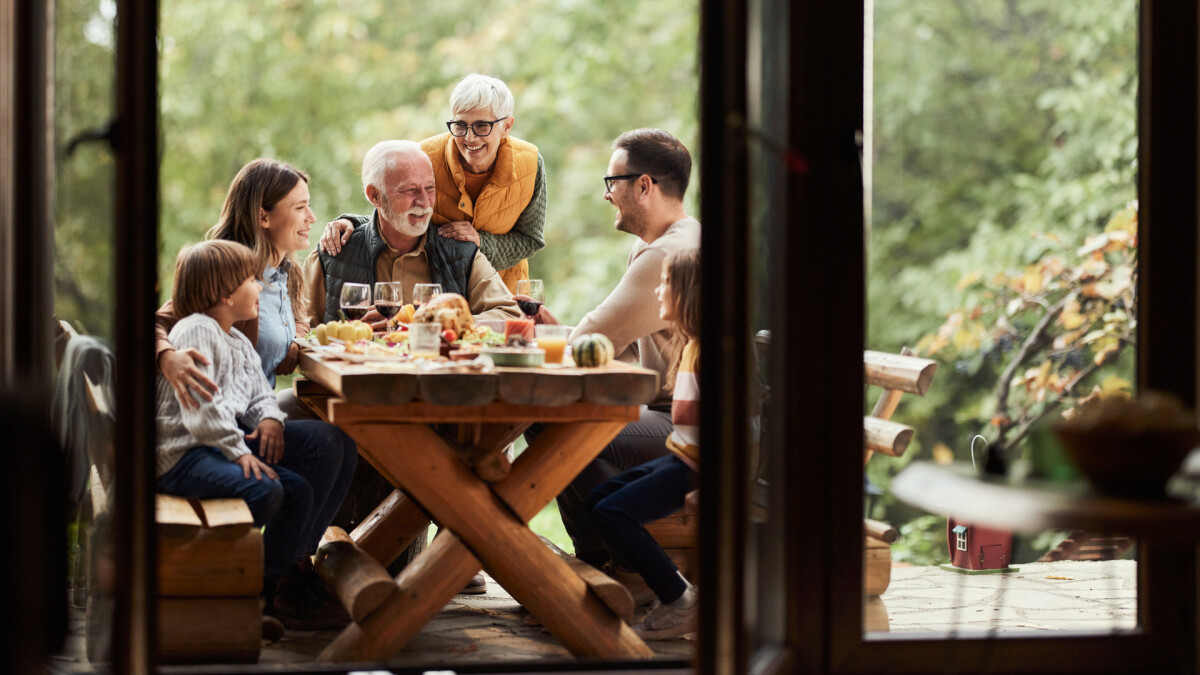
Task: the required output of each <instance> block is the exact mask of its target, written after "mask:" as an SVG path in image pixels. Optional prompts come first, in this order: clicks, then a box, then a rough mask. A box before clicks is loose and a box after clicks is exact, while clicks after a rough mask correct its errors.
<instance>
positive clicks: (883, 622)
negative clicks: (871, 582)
mask: <svg viewBox="0 0 1200 675" xmlns="http://www.w3.org/2000/svg"><path fill="white" fill-rule="evenodd" d="M863 630H864V631H879V632H887V631H888V613H887V605H885V604H883V598H880V597H879V596H877V595H876V596H867V597H864V598H863Z"/></svg>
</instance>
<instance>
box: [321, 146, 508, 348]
mask: <svg viewBox="0 0 1200 675" xmlns="http://www.w3.org/2000/svg"><path fill="white" fill-rule="evenodd" d="M362 178H363V191H364V193H365V194H366V197H367V199H368V200H369V201H370V202H371V204H372V205H373V206H374V207H375V212H374V213H373V214H372V215H371V216H370V217H367V216H356V215H350V214H346V215H342V216H339V218H345V219H347V220H350V221H351V222H352V223H354V232H353V233H352V234H351V235H350V238H349V239H348V240H347V241H346V243H345V245H344V246H343V247H342V250H341V252H340V253H338V254H337V255H336V256H333V255H329V254H328V253H323V252H320V251H319V250H314V251H313V252H312V253H311V254H309V256H308V258H307V259H306V260H305V261H304V281H305V289H306V293H307V294H308V316H307V317H306V318H307V319H308V320H309V322H310V325H314V326H315V325H317V324H318V323H326V322H329V321H333V320H335V319H337V318H338V315H337V312H338V309H339V298H340V295H341V291H342V284H344V283H360V284H370V285H372V286H373V285H374V284H375V282H378V281H399V282H402V284H403V287H404V301H405V302H412V291H413V286H414V285H415V284H418V283H430V282H433V283H438V284H441V285H442V290H443V291H445V292H450V293H458V294H459V295H462V296H463V297H465V298H466V299H467V304H468V305H469V306H470V308H471V314H473V315H475V317H476V318H477V319H505V318H518V317H520V316H522V314H521V310H520V308H519V307H518V306H517V303H516V301H515V300H513V297H512V294H511V293H510V292H509V291H508V288H507V287H506V286H505V285H504V282H503V281H502V280H501V279H500V275H499V274H497V272H496V270H495V268H493V267H492V265H491V263H489V262H488V260H487V258H486V257H484V255H483V254H482V253H480V252H479V246H478V245H476V244H475V243H473V242H470V241H457V240H455V239H447V238H445V237H442V236H441V235H439V234H437V233H436V232H434V233H432V234H431V233H429V221H430V217H431V216H432V214H433V203H434V200H435V199H436V192H435V190H434V181H433V165H432V164H431V163H430V161H429V157H428V156H427V155H426V154H425V151H423V150H422V149H421V146H420V145H419V144H417V143H415V142H413V141H382V142H380V143H377V144H376V145H375V146H374V147H372V148H371V149H370V150H368V151H367V154H366V156H365V157H363V168H362ZM366 320H367V321H372V322H378V326H377V329H382V328H383V325H384V324H383V322H384V318H383V317H382V316H380V315H379V314H378V312H375V310H371V313H369V314H367V317H366Z"/></svg>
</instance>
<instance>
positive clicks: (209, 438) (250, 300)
mask: <svg viewBox="0 0 1200 675" xmlns="http://www.w3.org/2000/svg"><path fill="white" fill-rule="evenodd" d="M256 267H257V266H256V264H255V261H254V258H253V256H252V254H251V252H250V249H248V248H246V247H245V246H243V245H241V244H238V243H234V242H230V241H224V240H211V241H205V242H202V243H200V244H196V245H195V246H191V247H187V248H185V249H183V250H182V251H180V253H179V258H178V260H177V261H176V264H175V288H174V292H173V294H172V302H173V304H174V307H175V310H176V311H177V312H178V313H179V315H180V316H183V317H184V318H183V319H181V320H180V321H179V323H177V324H176V325H175V326H174V327H173V328H172V329H171V333H170V340H171V343H172V344H173V345H175V346H176V348H179V349H187V348H195V349H197V350H199V351H201V352H203V353H204V354H207V355H208V356H209V360H210V361H211V363H210V364H209V365H207V366H203V368H204V370H206V371H207V372H205V375H207V376H208V377H209V378H210V379H211V380H212V381H213V382H215V383H216V385H217V391H216V392H215V394H214V395H213V400H211V401H202V402H201V404H200V405H199V406H198V407H183V406H180V405H179V401H178V400H177V399H176V396H175V391H174V389H172V388H171V386H170V385H169V384H168V383H167V381H166V379H165V378H163V376H162V375H161V374H160V375H159V376H158V382H157V388H156V404H157V408H156V421H157V427H158V429H157V430H158V444H157V476H158V483H157V485H158V489H159V490H160V491H161V492H165V493H169V494H176V495H179V496H182V497H195V498H200V499H204V498H215V497H239V498H242V499H244V500H245V501H246V504H247V505H248V506H249V507H250V511H251V513H252V514H253V515H254V522H255V525H257V526H266V530H265V532H264V534H263V547H264V554H265V556H264V557H265V561H264V562H265V567H266V569H265V575H264V576H265V578H264V589H263V590H264V596H266V599H267V610H268V613H272V614H276V615H278V616H279V618H280V619H281V620H282V621H283V623H284V624H285V625H288V626H289V627H294V628H303V627H305V626H304V625H303V624H304V623H305V618H306V617H304V616H302V615H303V614H304V613H305V610H312V609H314V608H313V607H308V608H305V607H296V606H288V607H280V606H279V603H278V602H276V597H275V595H276V594H275V591H276V586H277V585H278V584H279V582H280V580H281V579H282V578H283V577H285V576H292V577H294V576H298V575H303V574H311V563H310V562H308V560H307V557H308V554H310V553H312V552H313V551H315V550H316V546H317V544H318V543H319V541H320V538H321V535H322V534H323V533H324V531H325V528H326V527H327V526H328V525H329V522H330V520H332V518H333V515H334V514H335V513H336V511H337V508H338V507H339V506H340V505H341V503H342V500H343V499H344V498H345V496H346V491H347V490H348V489H349V485H350V479H351V478H352V475H353V467H352V466H351V467H350V471H349V472H348V473H347V472H346V471H345V470H344V467H343V466H342V462H341V460H340V459H338V458H340V457H342V454H343V452H351V453H353V452H355V449H354V442H353V441H352V440H351V439H350V437H349V436H347V435H346V434H345V433H343V432H342V431H341V430H340V429H338V428H337V427H334V426H332V425H330V424H326V423H325V422H320V421H315V420H297V421H294V422H289V423H288V424H287V425H286V427H285V425H284V421H285V419H286V415H284V414H283V413H282V412H281V411H280V410H279V406H278V405H277V404H276V402H275V394H274V392H273V391H272V389H271V387H270V386H269V385H268V383H267V379H266V377H265V376H264V375H263V370H262V364H261V362H260V359H259V356H258V353H257V352H256V351H255V350H254V346H253V345H251V343H250V341H249V340H248V339H247V338H246V336H245V335H243V334H242V333H241V332H240V331H238V330H237V329H236V328H234V327H233V324H234V323H235V322H238V321H245V320H247V319H253V318H255V317H256V316H258V294H259V283H258V270H257V269H256ZM335 444H340V446H339V445H335ZM330 447H339V448H340V451H339V452H336V453H331V452H329V451H328V448H330ZM256 453H257V454H256ZM282 599H283V598H282V597H281V598H280V600H282ZM291 604H292V605H296V604H297V603H296V602H294V601H293V602H292V603H291ZM300 604H303V603H300ZM309 604H310V605H311V604H314V603H309ZM316 604H320V603H316ZM311 613H312V612H311V611H310V612H309V614H311ZM307 618H310V619H316V617H312V616H309V617H307ZM319 623H321V624H322V625H324V624H326V621H325V619H324V618H322V619H320V620H319Z"/></svg>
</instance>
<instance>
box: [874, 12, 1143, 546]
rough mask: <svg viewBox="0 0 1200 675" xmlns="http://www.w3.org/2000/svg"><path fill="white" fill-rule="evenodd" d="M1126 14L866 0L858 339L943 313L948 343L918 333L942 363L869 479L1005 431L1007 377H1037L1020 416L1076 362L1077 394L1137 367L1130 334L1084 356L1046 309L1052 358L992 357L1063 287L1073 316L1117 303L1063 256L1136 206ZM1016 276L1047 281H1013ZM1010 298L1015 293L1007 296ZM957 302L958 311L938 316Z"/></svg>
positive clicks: (889, 343)
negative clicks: (869, 71)
mask: <svg viewBox="0 0 1200 675" xmlns="http://www.w3.org/2000/svg"><path fill="white" fill-rule="evenodd" d="M1137 14H1138V13H1137V2H1136V0H1096V1H1094V2H1087V3H1060V2H1054V1H1053V0H989V1H986V2H965V1H963V2H944V1H942V0H875V41H874V50H875V53H874V56H875V59H874V66H875V82H874V96H875V100H874V193H873V199H874V201H873V207H874V208H873V222H872V223H871V231H870V237H869V254H868V270H869V277H868V337H867V344H868V345H869V346H870V347H871V348H873V349H881V350H886V351H898V350H899V349H900V347H901V346H903V345H906V344H907V345H910V346H913V345H918V342H919V341H920V340H921V338H922V336H925V335H927V334H931V333H932V334H933V335H935V336H936V334H937V332H938V330H939V327H943V328H944V332H945V333H947V334H948V336H949V339H950V340H951V342H952V343H951V344H950V345H949V346H944V348H942V349H939V350H934V349H932V347H933V346H935V345H934V342H933V338H932V337H931V338H929V339H927V340H926V341H925V342H924V343H922V344H920V347H923V348H924V351H923V352H922V353H923V355H927V354H930V353H931V352H934V351H936V353H933V355H932V358H936V359H939V360H941V361H943V366H942V368H941V369H940V370H939V372H938V375H937V378H936V380H935V383H934V386H933V387H932V388H931V389H930V391H929V394H928V395H926V396H925V397H922V398H920V399H916V398H914V399H912V400H907V401H906V402H905V403H903V404H902V405H901V407H900V410H899V411H898V412H897V419H899V420H901V421H903V422H904V423H906V424H909V425H911V426H913V427H915V428H916V429H917V430H918V434H917V438H916V441H915V442H914V443H913V445H912V446H910V449H909V452H908V454H907V456H906V457H904V458H901V459H892V458H880V459H877V460H875V461H873V462H871V464H870V466H869V467H868V470H869V472H870V475H871V477H872V480H874V481H875V482H876V483H879V484H881V485H885V486H886V484H887V483H888V481H889V479H890V478H889V477H890V476H891V475H893V474H894V473H895V472H896V471H897V470H898V469H899V468H900V467H901V466H903V465H904V464H907V463H908V462H910V461H912V460H913V459H915V458H919V457H923V458H929V457H930V456H931V455H933V456H936V457H937V458H939V459H943V460H946V459H951V458H954V457H957V458H960V459H965V458H966V457H967V456H968V452H969V450H968V447H969V443H970V438H971V437H972V436H973V435H974V434H977V433H980V434H984V435H985V436H986V437H988V438H989V440H991V441H996V440H1002V439H1003V437H1004V436H1008V440H1010V441H1011V440H1013V439H1014V438H1015V437H1016V435H1017V432H1018V429H1019V427H1018V428H1014V427H1012V426H1011V425H1012V424H1013V423H1014V422H1016V420H1018V418H1019V414H1018V412H1017V411H1014V410H1007V411H1001V412H1002V413H1003V414H1004V415H1007V416H1008V417H1007V419H1003V418H1002V417H998V416H997V414H996V413H997V407H998V401H997V399H998V394H999V392H1001V391H1002V390H1003V391H1004V392H1005V395H1006V396H1009V395H1010V392H1011V396H1017V394H1018V393H1020V394H1021V395H1022V396H1023V395H1024V394H1025V393H1026V391H1028V392H1033V393H1034V399H1036V398H1037V395H1038V393H1037V392H1041V394H1042V397H1043V402H1042V403H1039V402H1038V401H1036V400H1025V399H1022V400H1021V401H1020V402H1018V401H1016V400H1015V399H1014V400H1012V401H1010V403H1011V404H1012V405H1014V406H1017V407H1019V409H1020V410H1021V411H1024V412H1025V414H1026V417H1025V419H1026V421H1029V420H1033V419H1034V418H1035V417H1038V416H1039V413H1041V412H1043V408H1042V407H1040V406H1043V405H1044V402H1045V397H1046V395H1049V396H1050V398H1051V399H1054V398H1055V397H1057V396H1058V395H1059V394H1061V393H1062V392H1061V391H1058V392H1055V391H1053V389H1051V390H1046V388H1045V387H1046V385H1047V384H1051V385H1053V386H1055V387H1057V386H1059V385H1060V384H1063V383H1065V382H1067V381H1069V377H1070V375H1068V374H1067V373H1066V370H1070V371H1071V372H1072V373H1074V374H1076V375H1079V374H1082V375H1083V376H1085V377H1084V379H1083V380H1082V381H1080V382H1077V383H1074V384H1078V385H1079V386H1077V387H1076V388H1075V389H1074V391H1075V392H1081V393H1086V392H1088V391H1090V390H1091V388H1092V387H1093V386H1094V385H1096V384H1099V383H1100V382H1102V381H1103V380H1105V379H1106V378H1109V377H1113V376H1116V377H1118V378H1122V379H1127V380H1132V361H1133V358H1132V354H1131V352H1132V350H1127V351H1126V352H1125V353H1122V354H1120V355H1119V357H1118V358H1109V357H1113V356H1118V355H1115V354H1109V355H1108V357H1106V359H1105V360H1104V363H1105V365H1104V367H1103V368H1100V367H1097V368H1095V369H1094V370H1093V369H1088V368H1086V365H1087V364H1090V363H1092V359H1093V358H1094V357H1095V356H1096V354H1094V353H1092V352H1091V351H1088V350H1090V349H1091V347H1090V346H1089V347H1087V348H1086V349H1085V350H1083V351H1078V352H1076V351H1075V350H1079V349H1080V347H1082V346H1083V345H1080V344H1071V345H1063V346H1061V347H1062V348H1061V349H1058V350H1057V351H1056V348H1055V347H1054V344H1053V341H1054V340H1055V339H1057V337H1061V335H1062V334H1063V333H1067V334H1068V337H1069V336H1070V334H1072V333H1073V331H1074V330H1075V329H1069V330H1068V329H1064V328H1063V327H1062V325H1061V324H1053V323H1052V325H1051V328H1053V329H1054V330H1053V331H1052V333H1053V334H1050V335H1048V337H1049V342H1048V343H1039V345H1040V347H1039V351H1038V352H1037V355H1038V356H1039V357H1046V359H1047V360H1048V359H1049V357H1052V356H1053V357H1055V360H1054V361H1053V362H1052V363H1051V368H1050V369H1049V370H1050V371H1052V372H1048V373H1046V376H1045V377H1041V379H1040V380H1039V379H1038V378H1039V377H1040V373H1041V370H1042V369H1043V366H1044V365H1045V363H1046V361H1044V360H1042V359H1041V358H1039V359H1038V360H1037V361H1036V362H1034V363H1032V364H1030V366H1029V367H1036V368H1037V369H1038V373H1035V374H1033V375H1032V376H1033V378H1034V379H1033V380H1030V381H1028V382H1025V381H1024V380H1022V379H1021V378H1024V377H1025V376H1026V374H1027V373H1026V368H1019V369H1017V370H1016V371H1014V372H1012V373H1006V372H1005V371H1004V369H1003V367H1004V365H1006V364H1009V363H1011V362H1012V357H1013V356H1014V355H1016V354H1017V351H1016V350H1017V349H1019V347H1020V345H1021V344H1022V342H1023V341H1024V340H1025V339H1026V338H1028V337H1029V336H1030V335H1032V333H1033V332H1034V328H1035V327H1036V325H1037V323H1038V319H1039V317H1040V316H1043V315H1044V313H1043V312H1044V311H1045V309H1047V308H1052V307H1053V306H1054V305H1055V304H1057V303H1065V302H1069V301H1067V300H1065V297H1066V294H1068V293H1071V292H1075V293H1076V297H1075V298H1074V299H1075V300H1076V301H1077V302H1080V303H1083V305H1085V306H1086V307H1081V308H1079V309H1080V318H1082V319H1083V320H1085V321H1087V322H1088V323H1089V325H1090V324H1091V323H1092V322H1093V320H1094V321H1097V322H1100V323H1099V325H1098V326H1097V327H1095V328H1093V330H1099V329H1100V328H1102V327H1104V326H1105V325H1108V324H1106V323H1105V321H1104V318H1103V316H1104V314H1109V315H1110V316H1109V318H1114V316H1115V312H1113V311H1101V310H1100V309H1098V308H1099V307H1100V304H1104V305H1105V307H1107V308H1108V309H1109V310H1113V309H1114V308H1113V304H1114V303H1113V302H1112V299H1111V298H1110V299H1109V300H1108V301H1105V302H1104V303H1099V302H1095V301H1094V300H1095V299H1094V298H1093V297H1090V296H1084V295H1082V294H1081V293H1080V291H1081V290H1082V289H1081V284H1075V285H1074V286H1072V284H1071V283H1067V282H1066V281H1065V280H1064V278H1063V277H1060V276H1059V275H1058V272H1060V271H1062V270H1065V269H1066V268H1070V269H1071V270H1072V271H1078V266H1079V265H1081V264H1083V263H1086V262H1087V261H1088V260H1089V259H1091V256H1092V254H1093V253H1095V252H1094V251H1087V250H1086V249H1085V248H1084V246H1085V242H1086V241H1087V240H1088V237H1090V236H1095V235H1100V234H1101V233H1102V232H1103V231H1104V228H1105V225H1106V223H1108V222H1109V220H1110V218H1112V217H1113V216H1114V215H1116V214H1120V215H1119V216H1118V219H1120V218H1125V222H1126V223H1128V222H1129V220H1128V219H1129V218H1131V217H1132V218H1134V219H1136V209H1135V208H1133V209H1131V210H1129V211H1127V212H1126V211H1125V209H1126V205H1127V204H1130V203H1131V202H1132V201H1133V200H1134V199H1135V198H1136V175H1137V165H1136V158H1137V132H1136V95H1137V65H1138V64H1137V37H1138V28H1137V26H1138V23H1137ZM1130 214H1133V215H1132V216H1131V215H1130ZM1118 236H1120V235H1118ZM1130 243H1132V242H1130ZM1081 251H1083V252H1082V253H1081ZM1134 254H1135V251H1134V250H1133V249H1131V248H1127V249H1124V250H1123V252H1122V255H1123V256H1125V257H1124V258H1122V259H1121V260H1110V262H1112V263H1113V264H1115V265H1124V266H1125V268H1126V271H1127V272H1133V271H1136V267H1135V266H1134V258H1133V256H1134ZM1113 255H1116V254H1113ZM1055 260H1057V261H1058V263H1059V264H1060V265H1061V267H1055V263H1054V261H1055ZM1123 273H1124V272H1123ZM1027 277H1028V279H1029V280H1030V283H1032V282H1033V281H1034V278H1035V277H1036V278H1037V280H1044V281H1045V282H1046V283H1045V285H1044V286H1043V287H1042V288H1038V289H1032V288H1025V287H1024V286H1021V284H1023V283H1024V282H1021V281H1020V280H1022V279H1025V278H1027ZM1076 281H1078V279H1077V280H1076ZM1126 281H1128V279H1126ZM1018 282H1020V283H1018ZM1051 284H1059V286H1058V287H1057V288H1058V290H1056V291H1054V297H1052V298H1048V299H1047V298H1043V300H1048V304H1047V305H1045V307H1042V309H1038V308H1039V307H1041V306H1040V305H1037V304H1036V299H1035V296H1039V294H1042V295H1045V293H1046V292H1048V287H1049V286H1050V285H1051ZM1125 291H1129V289H1128V288H1126V289H1125ZM1014 297H1023V298H1024V300H1018V302H1017V304H1016V305H1012V306H1011V307H1010V306H1009V305H1008V303H1009V302H1012V300H1013V298H1014ZM998 303H1003V304H998ZM1072 307H1073V308H1074V305H1072ZM1092 307H1096V308H1097V310H1096V311H1098V312H1099V314H1097V316H1095V317H1093V316H1091V314H1089V313H1088V310H1089V309H1090V308H1092ZM1010 309H1011V310H1012V311H1011V312H1010V311H1009V310H1010ZM1063 309H1064V308H1063V307H1060V308H1058V310H1057V311H1058V312H1061V311H1062V310H1063ZM1115 309H1116V312H1121V313H1123V312H1125V311H1127V310H1130V309H1132V308H1127V307H1124V306H1121V307H1117V308H1115ZM955 317H957V318H958V320H960V321H961V325H959V326H955V327H947V324H948V323H953V322H954V321H955ZM1061 320H1062V316H1061V314H1058V315H1056V317H1052V318H1051V321H1052V322H1053V321H1061ZM1070 320H1071V321H1072V322H1074V321H1076V317H1071V319H1070ZM1005 322H1008V325H1009V327H1010V328H1011V329H1012V330H1005V329H1004V324H1005ZM1081 325H1082V324H1081ZM959 328H964V329H965V332H963V333H962V334H960V332H959V330H958V329H959ZM1113 328H1114V330H1116V324H1115V323H1114V324H1113ZM1006 335H1007V336H1008V337H1005V336H1006ZM1086 335H1088V333H1084V334H1080V335H1078V336H1075V337H1076V338H1078V339H1080V340H1082V339H1083V338H1084V337H1085V336H1086ZM956 336H957V340H958V343H957V344H953V341H954V340H955V339H956ZM1105 339H1108V338H1105ZM1004 340H1008V341H1014V342H1011V343H1010V342H1004V344H1003V345H1001V341H1004ZM1009 346H1011V347H1012V350H1011V351H1004V349H1003V347H1009ZM997 347H1000V349H999V350H997ZM1068 347H1069V348H1068ZM1085 352H1086V353H1085ZM1068 357H1069V359H1068ZM1077 357H1078V358H1077ZM1068 360H1069V361H1070V364H1069V365H1067V364H1066V363H1065V362H1066V361H1068ZM1077 360H1078V361H1080V363H1078V364H1077V363H1075V361H1077ZM1064 369H1065V370H1064ZM1060 371H1061V372H1060ZM1052 375H1055V376H1058V377H1061V379H1062V382H1059V381H1057V380H1053V378H1052V377H1051V376H1052ZM1009 376H1013V379H1016V380H1020V382H1018V385H1019V386H1018V387H1017V388H1019V389H1020V390H1021V391H1020V392H1017V391H1016V390H1015V389H1014V387H1013V385H1012V383H1011V382H1007V383H1004V382H1001V380H1003V379H1006V378H1007V377H1009ZM1052 380H1053V381H1052ZM1113 381H1115V380H1113ZM1113 381H1110V384H1111V383H1112V382H1113ZM1026 385H1029V388H1028V389H1026ZM1035 389H1036V390H1037V392H1035V391H1034V390H1035ZM1054 418H1055V417H1054V416H1047V417H1042V418H1040V419H1041V421H1042V422H1045V421H1047V420H1053V419H1054ZM1039 429H1040V426H1039V425H1036V424H1035V425H1031V426H1030V428H1028V429H1025V430H1023V431H1021V432H1020V433H1021V435H1022V436H1024V435H1025V434H1026V433H1029V432H1032V433H1033V434H1034V435H1037V434H1038V433H1039ZM883 508H885V509H886V510H888V513H887V514H886V517H888V518H891V519H892V520H893V522H898V523H904V522H906V521H907V520H909V519H911V518H912V517H913V515H915V514H914V513H913V512H912V511H911V510H909V509H907V508H905V507H903V505H900V504H897V503H895V502H894V501H893V500H891V499H890V498H885V500H884V505H883Z"/></svg>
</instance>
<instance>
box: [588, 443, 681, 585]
mask: <svg viewBox="0 0 1200 675" xmlns="http://www.w3.org/2000/svg"><path fill="white" fill-rule="evenodd" d="M697 478H698V476H697V474H696V472H695V471H693V470H692V468H691V467H689V466H688V465H687V464H684V463H683V460H681V459H679V458H678V457H676V456H675V455H673V454H671V455H667V456H666V457H659V458H658V459H654V460H651V461H649V462H646V463H645V464H643V465H641V466H639V467H637V468H634V469H630V470H629V471H626V472H625V473H622V474H620V475H619V476H617V477H615V478H613V479H612V480H609V481H608V482H606V483H604V484H603V485H601V486H600V487H598V488H596V489H595V490H592V491H591V493H590V494H588V496H587V506H588V509H589V510H590V511H591V513H592V524H593V525H594V526H595V528H596V531H597V532H599V533H600V535H601V536H602V537H604V543H605V544H607V545H608V548H609V549H610V550H612V552H613V553H615V554H616V555H617V556H618V557H619V558H620V559H621V560H622V561H624V562H626V563H628V564H629V565H630V566H632V568H633V571H635V572H637V573H638V574H641V575H642V578H643V579H645V581H646V585H647V586H649V587H650V590H652V591H654V594H655V595H657V596H658V599H659V600H660V601H662V602H664V603H667V602H671V601H673V600H676V599H678V598H679V596H681V595H683V592H684V591H686V590H687V584H686V583H685V582H684V581H683V578H682V577H680V576H679V569H678V568H677V567H675V563H674V562H672V561H671V558H670V556H668V555H667V554H666V552H665V551H663V549H662V547H661V546H659V545H658V542H656V541H654V537H651V536H650V533H649V532H647V531H646V528H645V527H643V526H644V525H645V524H646V523H649V522H652V521H655V520H658V519H659V518H665V517H666V516H669V515H671V514H672V513H675V512H676V511H678V510H679V509H681V508H683V501H684V497H686V496H687V493H688V492H690V491H691V490H693V489H695V487H696V479H697Z"/></svg>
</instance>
